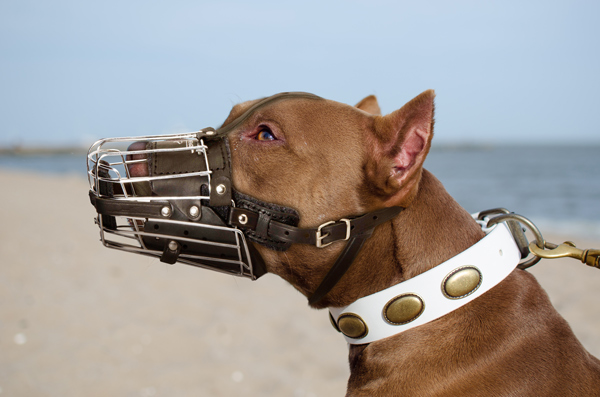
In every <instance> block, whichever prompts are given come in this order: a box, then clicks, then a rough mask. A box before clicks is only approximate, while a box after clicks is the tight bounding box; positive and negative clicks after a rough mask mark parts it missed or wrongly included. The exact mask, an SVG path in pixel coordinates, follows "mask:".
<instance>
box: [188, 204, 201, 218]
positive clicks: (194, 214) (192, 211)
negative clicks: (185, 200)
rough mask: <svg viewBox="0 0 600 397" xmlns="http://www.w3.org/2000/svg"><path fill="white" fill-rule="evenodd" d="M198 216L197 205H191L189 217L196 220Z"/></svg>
mask: <svg viewBox="0 0 600 397" xmlns="http://www.w3.org/2000/svg"><path fill="white" fill-rule="evenodd" d="M198 215H200V208H198V206H197V205H192V206H191V207H190V216H191V217H192V218H197V217H198Z"/></svg>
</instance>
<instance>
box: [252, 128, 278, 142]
mask: <svg viewBox="0 0 600 397" xmlns="http://www.w3.org/2000/svg"><path fill="white" fill-rule="evenodd" d="M276 139H277V138H275V135H273V132H272V131H271V130H270V129H269V127H261V129H260V131H259V132H258V135H256V140H257V141H274V140H276Z"/></svg>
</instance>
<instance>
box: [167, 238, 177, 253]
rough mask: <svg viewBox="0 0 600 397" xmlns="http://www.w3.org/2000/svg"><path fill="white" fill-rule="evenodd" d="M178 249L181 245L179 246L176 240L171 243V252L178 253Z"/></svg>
mask: <svg viewBox="0 0 600 397" xmlns="http://www.w3.org/2000/svg"><path fill="white" fill-rule="evenodd" d="M178 247H179V244H177V241H175V240H171V241H169V249H170V250H171V251H177V248H178Z"/></svg>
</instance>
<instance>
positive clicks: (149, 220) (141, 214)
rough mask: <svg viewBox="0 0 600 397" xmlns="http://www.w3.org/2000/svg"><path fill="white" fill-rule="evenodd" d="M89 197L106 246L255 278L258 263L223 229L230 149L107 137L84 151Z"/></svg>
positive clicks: (181, 137)
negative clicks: (86, 155)
mask: <svg viewBox="0 0 600 397" xmlns="http://www.w3.org/2000/svg"><path fill="white" fill-rule="evenodd" d="M88 180H89V183H90V199H91V201H92V204H93V205H94V206H95V207H96V210H97V212H98V216H97V217H96V223H97V224H98V226H99V228H100V237H101V240H102V242H103V244H104V245H105V246H107V247H110V248H114V249H119V250H123V251H128V252H135V253H139V254H142V255H148V256H154V257H158V258H160V260H161V261H163V262H167V263H175V262H180V263H185V264H189V265H194V266H199V267H203V268H208V269H211V270H216V271H219V272H224V273H229V274H234V275H238V276H244V277H249V278H251V279H256V278H258V277H260V276H261V275H262V274H264V273H265V270H264V264H263V262H262V258H261V257H260V255H259V254H258V252H256V250H255V249H254V247H252V246H251V245H249V244H247V242H246V238H245V236H244V234H243V233H242V232H241V231H240V230H238V229H237V228H235V227H231V226H229V225H228V224H227V223H226V220H227V216H228V212H229V209H230V208H231V206H232V205H233V204H232V201H231V192H232V187H231V170H230V163H229V149H228V146H227V140H226V139H224V138H219V139H214V140H210V141H207V142H206V143H205V142H204V140H203V139H202V138H201V134H200V133H189V134H176V135H162V136H147V137H137V138H111V139H105V140H101V141H98V142H96V143H95V144H94V145H92V147H91V148H90V150H89V152H88Z"/></svg>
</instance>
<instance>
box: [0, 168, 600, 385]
mask: <svg viewBox="0 0 600 397" xmlns="http://www.w3.org/2000/svg"><path fill="white" fill-rule="evenodd" d="M0 185H1V186H2V194H1V195H0V204H1V205H0V215H1V218H0V219H2V226H3V227H2V228H1V229H0V258H1V259H0V396H89V397H92V396H131V397H152V396H291V397H309V396H310V397H315V396H342V395H344V393H345V389H346V380H347V377H348V373H349V371H348V365H347V358H346V355H347V347H346V343H345V341H344V340H343V338H342V337H341V336H340V335H339V334H338V333H337V332H335V331H334V330H333V328H332V327H331V325H330V323H329V320H328V315H327V312H326V311H315V310H312V309H310V308H308V306H307V303H306V299H305V298H304V297H303V296H301V295H300V294H299V293H298V292H296V291H295V290H294V289H293V288H292V287H291V286H289V285H287V284H286V283H285V282H284V281H282V280H280V279H279V278H277V277H275V276H271V275H267V276H265V277H263V278H261V279H260V280H258V281H256V282H251V281H249V280H246V279H240V278H236V277H232V276H226V275H222V274H218V273H215V272H209V271H206V270H201V269H197V268H194V267H190V266H186V265H180V264H177V265H173V266H170V265H166V264H163V263H160V262H159V261H157V260H155V259H151V258H146V257H142V256H140V255H133V254H128V253H124V252H118V251H114V250H109V249H107V248H104V247H103V246H102V244H101V243H100V242H99V233H98V228H97V227H96V226H95V225H94V222H93V218H94V214H95V212H94V209H93V207H92V206H91V205H90V203H89V200H88V195H87V190H88V187H87V181H86V180H85V179H83V178H82V177H80V176H71V177H66V178H60V179H59V178H58V177H56V176H48V175H33V174H27V173H19V172H13V171H10V172H9V171H2V170H0ZM524 215H527V214H524ZM543 232H544V234H545V236H546V238H547V239H548V240H550V241H553V242H562V241H564V240H568V239H573V237H572V236H561V234H560V231H558V230H552V231H545V230H543ZM575 241H576V242H577V243H578V246H581V247H583V248H592V247H593V248H600V242H597V241H596V242H594V241H585V240H575ZM531 272H532V273H533V274H534V275H536V277H537V278H538V280H539V281H540V283H541V284H542V286H543V287H544V288H545V289H546V291H547V292H548V294H549V296H550V298H551V300H552V302H553V304H554V305H555V307H556V308H557V310H558V311H559V312H560V313H561V314H562V315H563V316H564V317H565V318H566V319H567V320H568V321H569V323H570V324H571V326H572V328H573V330H574V332H575V334H576V335H577V336H578V338H579V339H580V340H581V342H582V343H583V345H584V346H585V347H586V348H587V349H588V350H589V351H590V352H591V353H593V354H594V355H596V356H600V334H599V333H598V331H597V330H598V329H600V305H597V304H596V302H597V301H598V299H599V298H600V271H598V270H596V269H592V268H589V267H587V266H584V265H582V264H581V263H579V262H578V261H575V260H570V259H561V260H555V261H549V260H546V261H542V262H541V263H539V264H538V265H536V267H534V268H533V269H532V271H531Z"/></svg>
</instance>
